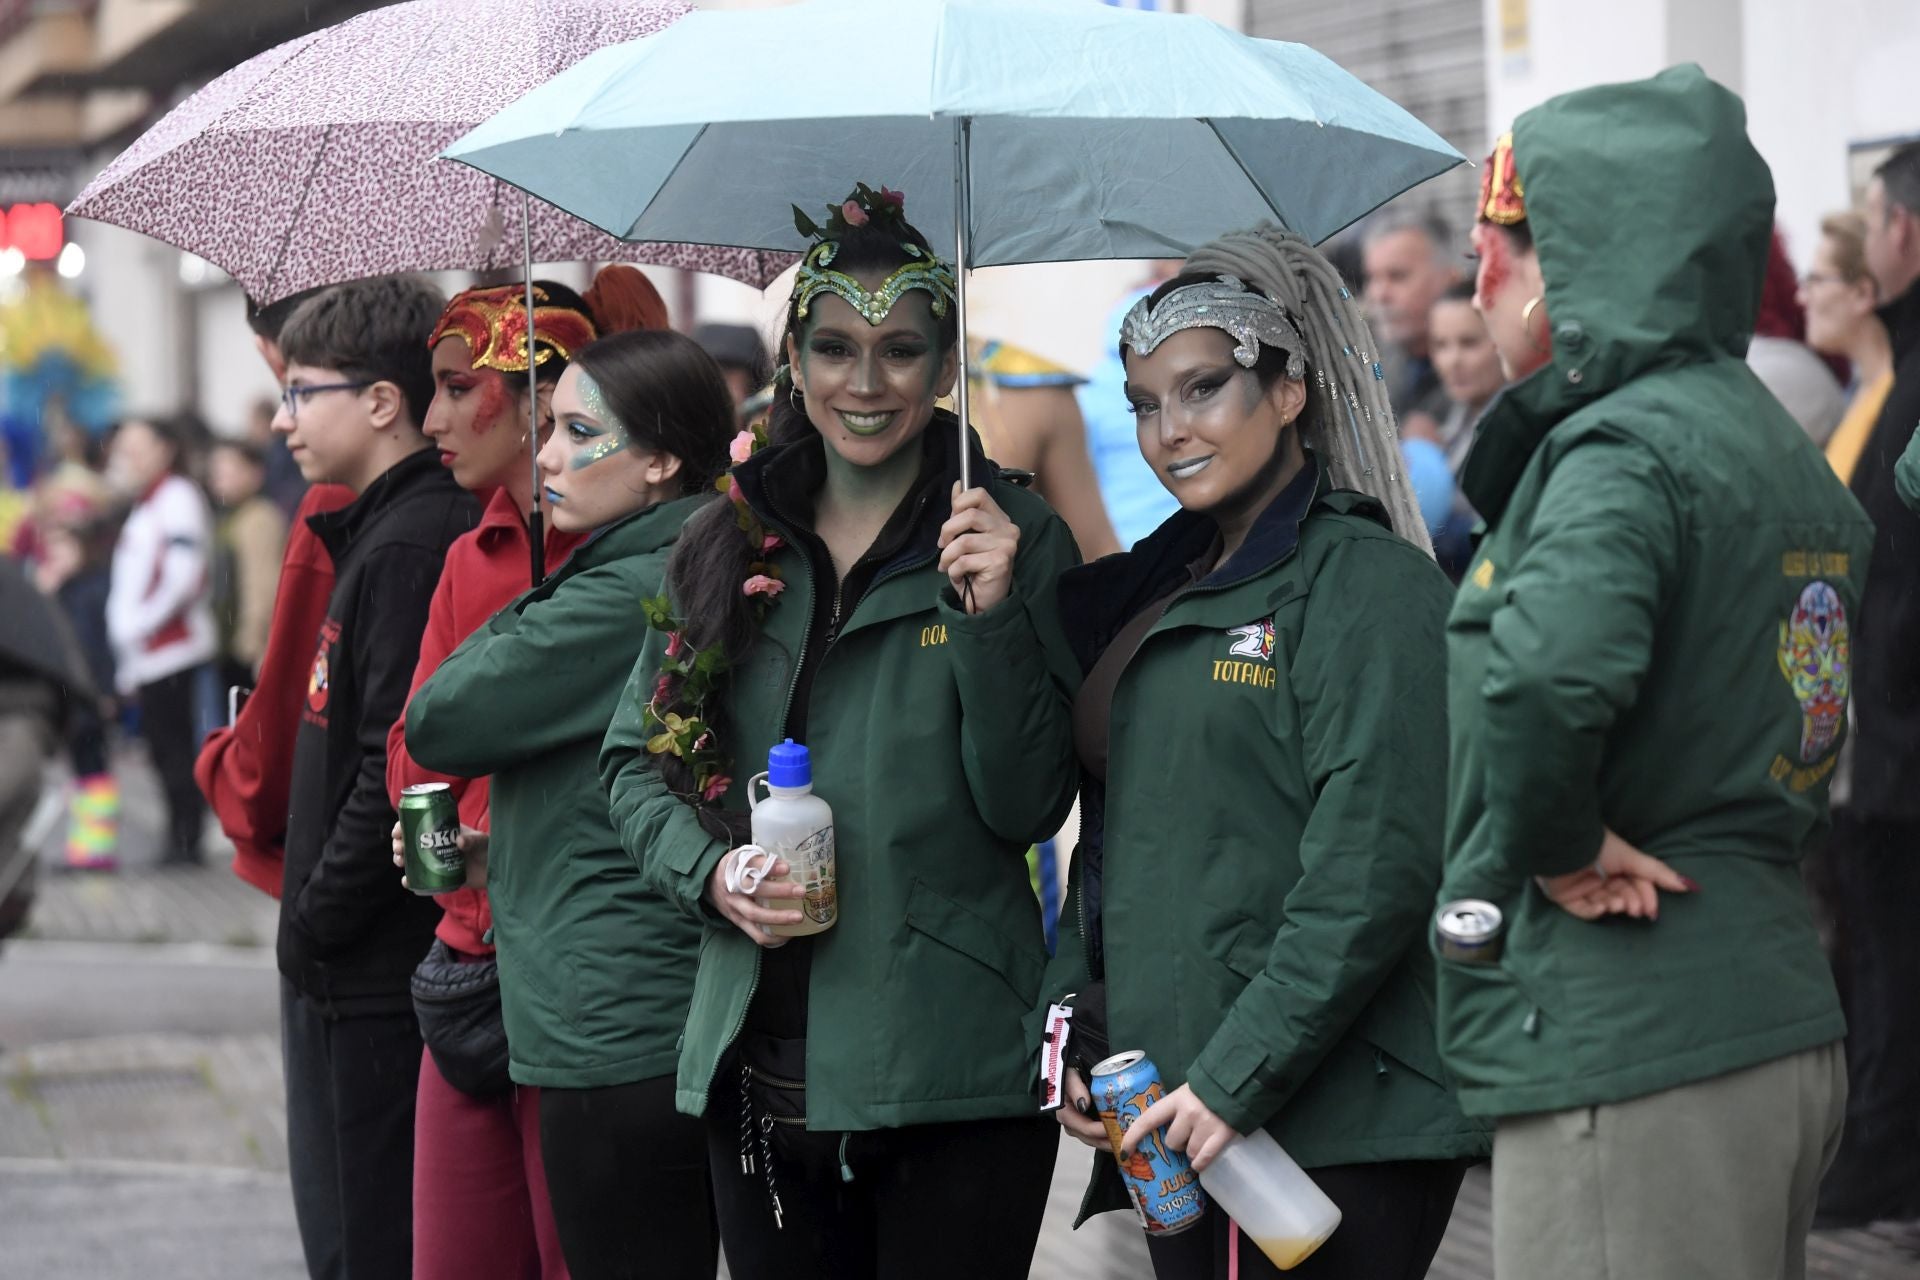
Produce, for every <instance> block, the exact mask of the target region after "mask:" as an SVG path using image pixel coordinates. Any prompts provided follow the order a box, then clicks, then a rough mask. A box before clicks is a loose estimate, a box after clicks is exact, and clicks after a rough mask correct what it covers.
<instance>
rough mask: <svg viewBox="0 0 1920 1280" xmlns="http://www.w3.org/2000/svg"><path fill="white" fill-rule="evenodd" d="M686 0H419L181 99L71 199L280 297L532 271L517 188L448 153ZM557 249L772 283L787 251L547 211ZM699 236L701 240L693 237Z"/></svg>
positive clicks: (535, 239) (254, 291) (285, 48)
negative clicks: (726, 244)
mask: <svg viewBox="0 0 1920 1280" xmlns="http://www.w3.org/2000/svg"><path fill="white" fill-rule="evenodd" d="M689 12H691V7H690V6H689V5H687V4H685V3H682V2H681V0H411V3H407V4H396V5H392V6H390V7H388V8H384V9H375V10H372V11H369V12H367V13H363V14H360V15H359V16H357V17H354V18H350V19H348V20H347V21H345V22H342V23H340V24H338V25H336V26H332V27H328V28H326V29H325V30H322V31H318V32H315V33H314V34H312V35H307V36H301V37H299V38H298V39H294V40H289V41H288V42H286V43H285V44H282V45H277V46H275V47H274V48H272V49H269V50H267V51H266V52H264V53H261V54H259V55H257V56H255V57H253V58H250V59H248V60H247V61H246V62H243V63H241V64H240V65H239V66H237V67H235V68H234V69H233V70H231V71H228V72H227V73H226V74H224V75H222V76H220V77H219V78H218V79H215V80H213V81H212V82H211V83H209V84H208V85H206V86H205V87H204V88H202V89H201V90H200V91H199V92H198V93H195V94H194V95H193V96H192V97H190V98H188V99H187V100H186V101H184V102H182V103H181V104H180V105H179V106H177V107H175V108H174V109H173V110H172V111H170V112H168V113H167V115H166V116H165V117H164V118H162V119H161V120H160V121H159V123H157V124H155V125H154V126H153V128H151V129H149V130H148V131H147V132H146V133H144V134H142V135H141V136H140V137H139V138H138V139H136V140H135V141H134V143H133V145H132V146H130V147H128V148H127V150H126V151H124V152H123V153H121V155H120V156H119V157H118V158H116V159H115V160H114V161H113V163H112V164H110V165H108V166H107V167H106V168H105V169H104V170H102V171H101V173H100V174H99V176H97V177H96V178H94V180H93V181H92V182H91V183H89V184H88V185H87V188H86V190H84V191H82V192H81V193H80V196H79V198H78V199H76V200H75V201H74V202H73V203H72V204H71V205H70V206H68V212H69V213H72V214H74V215H76V216H79V217H84V218H92V219H95V220H97V221H100V222H110V223H113V224H114V225H116V226H121V227H126V228H127V229H129V230H132V231H138V232H140V233H142V234H144V235H148V236H152V237H153V238H154V239H156V240H161V241H164V242H165V243H167V244H170V245H174V246H176V247H177V248H181V249H186V250H188V251H190V252H192V253H197V254H199V255H200V256H201V257H203V258H205V259H207V260H208V261H209V262H212V263H214V264H215V265H216V266H218V267H220V268H221V269H222V270H224V271H225V272H226V273H227V274H228V275H230V276H232V277H233V278H234V279H236V280H238V281H239V282H240V283H241V284H242V285H243V286H245V288H246V290H247V293H248V294H249V295H250V296H252V297H253V298H254V299H255V300H256V301H258V302H261V303H267V302H271V301H274V300H275V299H278V298H282V297H286V296H287V295H289V294H293V293H298V292H300V291H302V290H304V289H310V288H314V287H316V286H319V285H324V284H335V283H338V282H340V281H342V280H352V279H359V278H362V277H365V276H373V275H383V274H386V273H388V272H394V271H425V270H468V271H492V270H502V269H518V268H520V267H522V265H523V263H524V259H523V253H524V243H525V241H524V238H523V235H522V228H521V227H520V225H519V224H520V221H521V213H522V210H521V208H520V204H521V201H520V199H519V197H518V195H517V193H514V192H512V191H510V190H507V189H506V188H504V187H503V185H502V184H501V183H499V182H497V181H495V180H493V179H491V178H488V177H487V176H485V175H484V174H480V173H477V172H475V171H473V170H471V169H464V168H461V167H459V166H455V165H445V164H433V163H430V161H431V160H432V158H433V157H434V155H435V154H436V153H437V152H439V151H440V149H441V148H442V147H444V146H446V145H447V144H448V143H449V142H451V141H453V140H454V139H455V138H458V137H459V136H460V135H461V134H462V133H464V132H466V131H467V130H468V129H470V128H472V127H473V125H474V124H475V123H477V122H478V121H481V120H484V119H485V118H486V117H487V116H488V115H490V114H491V113H493V112H495V111H497V110H499V109H500V108H501V107H502V106H505V105H506V104H507V103H508V102H511V101H512V100H513V99H514V98H515V97H516V96H517V95H519V94H521V93H524V92H525V91H527V90H528V89H530V88H532V87H534V86H535V85H538V84H540V83H541V82H542V81H545V80H546V79H548V78H549V77H551V76H553V75H555V74H556V73H558V72H560V71H563V70H565V69H566V68H567V67H570V66H572V65H574V64H575V63H576V62H578V61H579V60H580V59H581V58H582V57H583V56H585V55H587V54H588V53H590V52H592V51H593V50H596V49H599V48H602V47H604V46H606V45H609V44H612V43H614V42H617V41H622V40H630V39H633V38H635V37H638V36H643V35H646V34H648V33H650V32H656V31H661V30H664V29H665V28H667V27H668V26H669V25H670V24H672V23H673V22H675V21H676V20H678V19H680V18H681V17H682V16H683V15H685V14H687V13H689ZM530 217H531V228H530V230H531V240H532V251H533V255H534V258H535V259H537V260H539V261H546V262H556V261H575V260H588V261H625V262H650V263H656V264H659V265H663V266H674V267H682V268H686V269H688V270H693V271H710V272H714V273H716V274H719V275H725V276H731V277H733V278H734V279H737V280H744V281H746V282H748V283H750V284H753V285H755V286H756V287H764V286H765V284H766V283H767V281H769V280H770V279H772V278H773V277H774V276H775V275H777V274H778V273H779V272H780V271H781V270H782V269H783V268H784V267H785V266H786V265H788V261H789V260H788V259H787V258H786V257H784V256H783V255H777V254H766V253H755V252H742V251H739V250H729V249H715V248H711V247H708V246H707V245H704V244H698V243H693V244H689V243H678V244H671V245H634V244H622V243H620V242H618V241H616V240H614V239H612V238H611V237H609V236H607V235H605V234H602V233H601V232H599V231H597V230H595V229H594V228H593V227H591V226H588V225H586V224H585V223H582V222H580V221H579V220H578V219H575V218H572V217H569V216H567V215H566V214H564V213H562V212H560V211H559V210H558V209H553V208H541V207H537V206H536V207H535V208H534V209H533V210H532V211H531V214H530ZM687 239H693V238H691V237H689V238H687Z"/></svg>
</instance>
